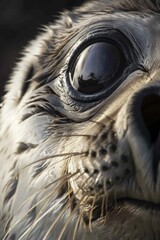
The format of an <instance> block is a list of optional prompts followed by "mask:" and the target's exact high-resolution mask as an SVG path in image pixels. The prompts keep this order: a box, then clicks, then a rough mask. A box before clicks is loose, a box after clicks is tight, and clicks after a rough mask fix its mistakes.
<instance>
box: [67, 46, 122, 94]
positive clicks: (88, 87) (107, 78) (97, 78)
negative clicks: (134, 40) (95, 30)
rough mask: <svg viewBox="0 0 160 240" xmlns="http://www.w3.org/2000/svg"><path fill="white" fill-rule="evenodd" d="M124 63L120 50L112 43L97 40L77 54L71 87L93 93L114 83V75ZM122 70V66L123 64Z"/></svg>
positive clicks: (82, 91)
mask: <svg viewBox="0 0 160 240" xmlns="http://www.w3.org/2000/svg"><path fill="white" fill-rule="evenodd" d="M122 63H123V65H125V64H124V63H125V58H124V55H123V53H122V51H121V50H120V49H119V48H118V47H117V46H115V45H114V44H111V43H108V42H97V43H94V44H92V45H90V46H88V47H87V48H86V49H85V50H83V52H82V53H81V54H80V55H79V56H78V58H77V60H76V62H75V64H74V67H73V68H72V71H71V78H72V79H71V81H72V85H73V87H74V88H75V89H76V90H77V91H79V92H81V93H84V94H94V93H97V92H100V91H102V90H103V89H105V88H110V87H112V85H114V84H115V80H117V78H116V79H115V77H117V75H118V74H119V72H120V71H121V65H122ZM123 70H124V66H123Z"/></svg>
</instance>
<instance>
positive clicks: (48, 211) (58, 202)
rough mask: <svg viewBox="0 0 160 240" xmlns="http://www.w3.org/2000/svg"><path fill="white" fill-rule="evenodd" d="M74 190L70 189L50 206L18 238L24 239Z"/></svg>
mask: <svg viewBox="0 0 160 240" xmlns="http://www.w3.org/2000/svg"><path fill="white" fill-rule="evenodd" d="M71 192H72V190H71V189H70V190H69V191H68V192H67V193H66V194H65V195H64V196H63V198H61V199H59V200H58V201H57V202H56V203H55V204H54V205H53V206H52V207H51V208H49V209H48V210H47V211H46V212H45V213H43V214H42V215H41V216H40V217H39V219H38V220H36V222H34V223H33V224H32V225H31V226H30V227H29V228H28V229H27V230H26V231H25V232H24V233H23V235H22V236H21V237H20V238H19V239H18V240H22V239H23V237H24V236H25V235H26V234H27V233H29V232H31V231H32V229H33V228H34V227H35V226H36V225H37V224H38V223H39V222H40V221H41V220H42V219H43V218H44V217H45V216H46V215H47V214H49V213H50V212H51V211H52V210H53V209H54V208H55V207H56V206H58V205H59V204H60V203H61V202H62V201H63V200H64V199H65V198H66V196H67V195H68V194H70V193H71Z"/></svg>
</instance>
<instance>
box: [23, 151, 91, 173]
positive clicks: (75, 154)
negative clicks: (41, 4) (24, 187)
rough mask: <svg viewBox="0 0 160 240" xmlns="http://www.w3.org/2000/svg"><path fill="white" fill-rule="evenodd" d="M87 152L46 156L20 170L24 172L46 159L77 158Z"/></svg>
mask: <svg viewBox="0 0 160 240" xmlns="http://www.w3.org/2000/svg"><path fill="white" fill-rule="evenodd" d="M87 153H88V152H87V151H86V152H70V153H61V154H55V155H51V156H46V157H43V158H40V159H38V160H36V161H34V162H32V163H30V164H27V165H26V166H24V167H23V169H21V170H24V169H26V168H27V167H30V166H32V165H33V164H35V163H38V162H41V161H45V160H48V159H51V158H56V157H70V156H79V155H85V154H87Z"/></svg>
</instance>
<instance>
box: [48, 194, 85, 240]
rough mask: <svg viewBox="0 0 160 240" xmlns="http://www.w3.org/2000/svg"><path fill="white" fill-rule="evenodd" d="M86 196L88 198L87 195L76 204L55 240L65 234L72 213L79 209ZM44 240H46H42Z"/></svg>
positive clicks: (59, 239)
mask: <svg viewBox="0 0 160 240" xmlns="http://www.w3.org/2000/svg"><path fill="white" fill-rule="evenodd" d="M86 196H88V195H87V193H86V194H85V195H84V196H83V197H82V198H81V199H80V200H79V202H78V203H77V205H76V207H75V208H74V209H73V211H72V213H71V215H70V217H69V218H68V220H67V221H66V223H65V225H64V226H63V228H62V230H61V233H60V235H59V237H58V239H57V240H61V238H62V236H63V234H64V232H65V230H66V228H67V226H68V224H69V223H70V221H71V219H72V217H73V215H74V213H75V212H76V211H77V209H78V208H79V206H80V204H81V203H82V202H83V200H84V199H85V198H86ZM44 240H46V239H44Z"/></svg>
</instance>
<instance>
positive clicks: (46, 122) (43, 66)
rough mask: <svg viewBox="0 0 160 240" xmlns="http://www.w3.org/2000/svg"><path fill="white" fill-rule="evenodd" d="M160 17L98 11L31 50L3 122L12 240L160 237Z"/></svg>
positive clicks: (81, 14) (97, 7)
mask: <svg viewBox="0 0 160 240" xmlns="http://www.w3.org/2000/svg"><path fill="white" fill-rule="evenodd" d="M159 13H160V2H159V1H157V2H156V3H155V2H152V1H145V0H143V1H142V2H141V4H137V3H136V1H132V2H131V1H118V3H117V2H116V1H112V2H108V1H99V2H98V4H97V2H89V3H88V4H86V5H84V6H83V7H82V8H79V9H78V10H75V11H74V12H73V13H65V14H64V16H63V17H62V19H61V20H59V21H58V22H57V24H56V25H50V26H49V27H48V28H47V29H46V32H45V33H44V34H43V35H42V36H40V37H39V38H38V39H37V40H36V41H35V42H33V43H32V44H31V46H30V47H28V48H27V52H26V55H25V57H24V58H23V59H22V61H21V62H20V63H19V64H18V67H17V70H16V71H15V73H14V74H13V77H12V81H11V83H10V85H9V91H8V93H7V94H6V97H5V100H4V106H3V108H2V113H1V133H0V136H1V145H0V146H1V149H0V154H1V162H2V163H1V169H0V174H1V177H2V185H1V186H0V187H1V189H0V190H1V192H2V195H1V199H0V204H1V206H2V209H3V210H1V212H2V215H1V222H2V223H1V226H2V230H1V235H2V236H3V237H4V238H3V239H16V240H21V239H31V240H36V239H39V240H41V239H43V240H47V239H48V240H51V239H52V240H53V239H54V240H57V239H58V240H62V239H65V240H67V239H68V240H69V239H73V240H80V239H84V240H88V239H95V240H97V239H102V240H106V239H108V240H111V239H112V240H118V239H123V240H127V239H131V240H133V239H137V240H140V239H148V240H151V239H159V238H160V230H159V225H160V151H159V148H160V50H159V49H160V41H159V39H160V16H159ZM4 226H5V228H4Z"/></svg>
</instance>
